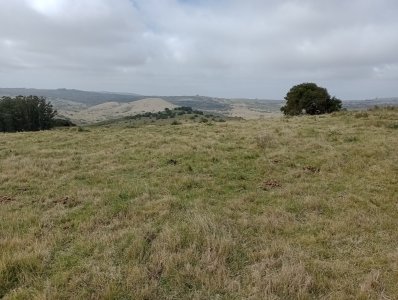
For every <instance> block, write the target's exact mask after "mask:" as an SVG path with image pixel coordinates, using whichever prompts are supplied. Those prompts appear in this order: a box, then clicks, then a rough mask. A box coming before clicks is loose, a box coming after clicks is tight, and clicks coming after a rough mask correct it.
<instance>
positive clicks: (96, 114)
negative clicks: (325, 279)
mask: <svg viewBox="0 0 398 300" xmlns="http://www.w3.org/2000/svg"><path fill="white" fill-rule="evenodd" d="M174 107H176V106H175V105H174V104H171V103H169V102H167V101H165V100H163V99H159V98H148V99H142V100H137V101H134V102H130V103H120V102H106V103H102V104H98V105H95V106H91V107H88V108H84V109H81V110H80V111H77V112H73V111H72V112H71V111H70V110H62V109H59V112H60V114H61V115H63V116H65V117H67V118H69V119H71V120H72V121H75V122H77V123H95V122H101V121H105V120H109V119H115V118H120V117H126V116H132V115H136V114H140V113H143V112H158V111H162V110H164V109H165V108H170V109H172V108H174Z"/></svg>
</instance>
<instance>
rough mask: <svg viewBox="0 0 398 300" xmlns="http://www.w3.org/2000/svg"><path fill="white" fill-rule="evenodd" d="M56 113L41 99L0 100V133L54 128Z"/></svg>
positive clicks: (23, 97)
mask: <svg viewBox="0 0 398 300" xmlns="http://www.w3.org/2000/svg"><path fill="white" fill-rule="evenodd" d="M56 114H57V112H56V111H55V110H54V109H53V107H52V105H51V104H50V103H48V102H46V99H45V98H43V97H37V96H17V97H15V98H10V97H2V98H0V131H2V132H15V131H37V130H45V129H50V128H52V127H54V117H55V115H56Z"/></svg>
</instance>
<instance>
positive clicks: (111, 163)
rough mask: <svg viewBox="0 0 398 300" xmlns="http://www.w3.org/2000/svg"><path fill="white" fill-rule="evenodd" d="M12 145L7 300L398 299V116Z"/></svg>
mask: <svg viewBox="0 0 398 300" xmlns="http://www.w3.org/2000/svg"><path fill="white" fill-rule="evenodd" d="M0 139H1V143H0V170H1V172H0V182H1V184H0V220H1V225H0V298H4V299H32V298H36V299H396V298H397V295H398V285H397V278H398V250H397V249H398V248H397V241H398V231H397V228H398V209H397V204H398V198H397V195H398V167H397V166H398V151H397V149H398V110H397V109H390V110H386V109H385V110H381V109H379V110H373V111H364V112H341V113H335V114H332V115H329V116H319V117H311V116H309V117H293V118H282V117H277V118H272V119H263V120H252V121H243V120H242V121H227V122H224V123H187V124H182V125H176V126H173V125H164V126H156V125H146V126H136V127H128V126H99V127H89V128H85V127H83V128H73V129H62V130H61V129H58V130H54V131H43V132H34V133H29V132H23V133H13V134H1V135H0Z"/></svg>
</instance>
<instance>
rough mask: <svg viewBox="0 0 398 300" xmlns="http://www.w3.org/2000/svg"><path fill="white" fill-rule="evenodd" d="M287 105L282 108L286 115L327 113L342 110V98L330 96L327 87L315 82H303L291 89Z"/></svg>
mask: <svg viewBox="0 0 398 300" xmlns="http://www.w3.org/2000/svg"><path fill="white" fill-rule="evenodd" d="M285 100H286V105H285V106H283V107H282V108H281V111H282V112H283V113H284V114H285V115H290V116H296V115H300V114H302V113H306V114H310V115H321V114H327V113H331V112H334V111H339V110H341V106H342V103H341V100H339V99H337V98H335V97H330V95H329V93H328V91H327V90H326V89H325V88H322V87H318V86H317V85H316V84H315V83H302V84H299V85H296V86H294V87H292V88H291V89H290V91H289V92H288V93H287V95H286V97H285Z"/></svg>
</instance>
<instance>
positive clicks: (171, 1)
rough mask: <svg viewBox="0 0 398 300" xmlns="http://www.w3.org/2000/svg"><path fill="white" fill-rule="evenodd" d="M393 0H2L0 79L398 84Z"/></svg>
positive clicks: (393, 90)
mask: <svg viewBox="0 0 398 300" xmlns="http://www.w3.org/2000/svg"><path fill="white" fill-rule="evenodd" d="M397 16H398V1H397V0H350V1H345V0H0V87H26V88H75V89H83V90H93V91H118V92H132V93H138V94H144V95H197V94H198V95H206V96H215V97H226V98H239V97H245V98H260V99H282V98H283V97H284V96H285V95H286V93H287V92H288V90H289V89H290V88H291V87H292V86H293V85H296V84H299V83H302V82H315V83H317V84H318V85H320V86H323V87H325V88H327V89H328V91H329V93H330V94H331V95H332V96H336V97H338V98H340V99H371V98H376V97H380V98H381V97H393V96H398V17H397Z"/></svg>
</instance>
